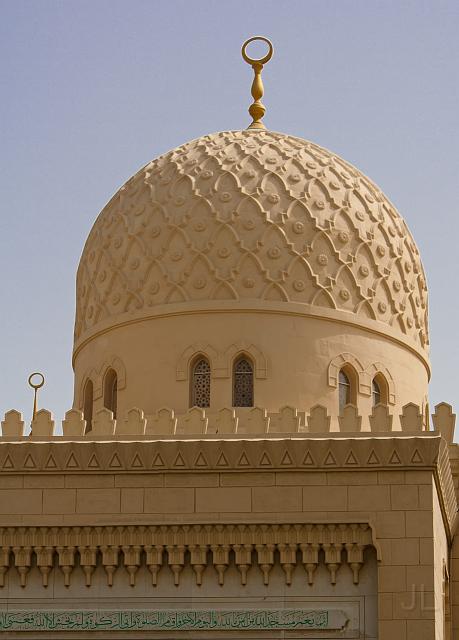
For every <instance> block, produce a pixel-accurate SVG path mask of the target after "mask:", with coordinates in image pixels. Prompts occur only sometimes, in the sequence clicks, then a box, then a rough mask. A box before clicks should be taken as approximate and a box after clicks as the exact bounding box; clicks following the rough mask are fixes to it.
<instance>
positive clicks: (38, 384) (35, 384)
mask: <svg viewBox="0 0 459 640" xmlns="http://www.w3.org/2000/svg"><path fill="white" fill-rule="evenodd" d="M35 376H38V377H39V379H40V382H34V381H33V378H34V377H35ZM28 382H29V385H30V386H31V387H32V389H41V387H42V386H43V385H44V384H45V376H44V375H43V374H42V373H40V372H39V371H35V372H34V373H31V374H30V376H29V380H28Z"/></svg>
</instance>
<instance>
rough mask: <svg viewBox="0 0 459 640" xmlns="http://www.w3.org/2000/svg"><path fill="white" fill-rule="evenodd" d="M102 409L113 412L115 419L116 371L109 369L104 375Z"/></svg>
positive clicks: (116, 404)
mask: <svg viewBox="0 0 459 640" xmlns="http://www.w3.org/2000/svg"><path fill="white" fill-rule="evenodd" d="M103 386H104V407H105V408H106V409H108V410H109V411H112V412H113V417H114V418H115V419H116V412H117V408H118V376H117V374H116V371H115V370H114V369H112V368H111V367H110V368H109V369H107V371H106V372H105V375H104V385H103Z"/></svg>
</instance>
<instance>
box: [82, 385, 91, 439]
mask: <svg viewBox="0 0 459 640" xmlns="http://www.w3.org/2000/svg"><path fill="white" fill-rule="evenodd" d="M93 410H94V383H93V381H92V380H91V378H87V380H86V382H85V385H84V390H83V417H84V419H85V420H86V427H85V433H88V432H89V431H92V414H93Z"/></svg>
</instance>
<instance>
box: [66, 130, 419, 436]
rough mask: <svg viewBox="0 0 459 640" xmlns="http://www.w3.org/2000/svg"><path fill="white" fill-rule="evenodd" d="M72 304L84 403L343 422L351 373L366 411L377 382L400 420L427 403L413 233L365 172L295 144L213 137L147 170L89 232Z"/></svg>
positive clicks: (354, 392) (352, 394)
mask: <svg viewBox="0 0 459 640" xmlns="http://www.w3.org/2000/svg"><path fill="white" fill-rule="evenodd" d="M76 307H77V308H76V322H75V345H74V353H73V365H74V370H75V399H74V405H75V406H76V407H79V408H82V407H83V406H88V407H90V406H91V407H94V410H95V411H97V410H99V409H100V408H103V407H105V408H109V409H113V410H114V413H115V405H116V409H117V411H118V414H119V415H126V412H127V411H129V410H130V409H131V408H133V407H138V408H140V409H142V410H143V411H144V412H145V414H146V415H147V416H152V415H153V416H154V415H159V414H158V412H159V411H160V410H162V409H161V408H163V407H167V408H170V409H171V410H172V409H173V410H174V411H176V412H177V414H179V415H185V414H186V412H187V411H188V410H189V408H190V407H192V406H194V405H198V406H200V407H207V409H206V410H207V411H208V412H214V413H215V412H218V411H220V410H222V409H223V408H225V407H228V408H231V407H233V408H234V407H235V406H236V407H244V406H256V407H260V408H263V410H267V411H270V412H273V411H274V412H276V411H279V410H280V408H282V407H285V406H289V407H296V408H298V410H301V411H305V410H306V411H307V410H309V409H310V408H311V407H314V406H315V405H321V406H323V407H326V409H327V411H329V414H330V415H331V416H332V418H333V416H335V417H334V418H333V419H334V420H336V419H337V417H338V416H339V415H340V412H341V408H340V407H342V403H343V400H342V399H339V398H338V395H339V394H338V391H339V389H341V387H340V386H339V385H340V384H341V383H340V382H339V381H340V380H341V379H342V375H345V379H346V380H347V381H348V382H349V387H348V388H349V390H350V391H349V393H348V396H346V397H347V400H346V402H347V403H350V404H354V405H355V406H356V407H357V408H358V410H359V411H362V412H365V413H366V415H369V414H370V413H371V411H372V404H371V402H372V398H373V395H372V394H373V391H372V390H373V387H374V383H375V381H376V380H378V382H377V386H378V389H380V390H381V389H384V393H382V392H381V393H378V395H377V397H378V398H382V397H383V396H384V402H385V404H386V405H387V406H388V407H389V408H390V410H391V411H392V412H393V413H394V414H397V412H401V409H402V407H403V406H404V405H405V404H407V403H409V402H416V403H417V404H418V405H419V406H420V407H422V409H423V411H424V409H425V408H426V406H427V385H428V380H429V375H430V368H429V366H430V365H429V361H428V354H427V346H428V329H427V290H426V282H425V277H424V272H423V268H422V265H421V261H420V258H419V252H418V249H417V248H416V245H415V243H414V241H413V238H412V236H411V234H410V233H409V231H408V229H407V226H406V224H405V222H404V221H403V219H402V218H401V217H400V215H399V214H398V213H397V211H396V210H395V208H394V207H393V205H392V204H391V203H390V202H389V201H388V200H387V198H386V197H385V196H384V195H383V194H382V193H381V191H380V190H379V189H378V188H377V187H376V186H375V185H374V184H373V183H372V182H371V181H370V180H369V179H368V178H366V177H365V176H364V175H362V173H360V172H359V171H357V170H356V169H355V168H354V167H352V166H351V165H349V164H348V163H346V162H344V161H343V160H341V159H340V158H339V157H337V156H335V155H333V154H332V153H330V152H329V151H326V150H325V149H323V148H321V147H318V146H316V145H315V144H312V143H310V142H307V141H305V140H302V139H300V138H296V137H293V136H288V135H284V134H280V133H274V132H271V131H266V130H255V129H248V130H245V131H227V132H221V133H216V134H213V135H207V136H203V137H201V138H198V139H197V140H194V141H192V142H188V143H186V144H184V145H182V146H180V147H178V148H177V149H174V150H172V151H170V152H169V153H166V154H165V155H163V156H161V157H159V158H158V159H156V160H153V161H152V162H150V163H149V164H147V165H146V166H145V167H144V168H143V169H141V170H140V171H139V172H137V173H136V174H135V175H134V176H133V177H132V178H131V179H130V180H128V182H127V183H126V184H125V185H124V186H123V187H122V188H121V189H120V190H119V191H118V192H117V193H116V194H115V196H114V197H113V198H112V199H111V200H110V202H109V203H108V204H107V206H106V207H105V208H104V209H103V211H102V212H101V214H100V215H99V217H98V218H97V220H96V222H95V224H94V226H93V228H92V230H91V232H90V234H89V237H88V240H87V242H86V245H85V248H84V250H83V254H82V257H81V261H80V265H79V268H78V274H77V304H76ZM238 363H242V364H240V367H242V368H244V367H245V373H244V371H242V369H241V372H239V373H238V375H239V374H240V375H239V377H238V378H237V380H239V381H242V380H247V379H248V378H244V375H245V374H247V375H250V376H253V377H252V378H250V379H251V380H252V382H251V383H250V390H249V391H247V395H246V396H244V397H243V396H242V395H241V394H244V393H246V391H244V390H242V391H241V389H242V387H241V388H238V389H239V390H238V391H237V390H236V386H237V385H236V377H235V376H236V373H235V372H236V368H237V366H239V364H238ZM198 365H199V367H198ZM203 380H206V381H207V382H206V383H205V385H204V386H205V389H204V390H203V388H201V389H198V387H199V386H200V385H201V387H202V384H204V383H202V381H203ZM88 381H89V382H88ZM232 381H233V382H232ZM201 383H202V384H201ZM88 384H89V385H90V386H89V391H88V390H87V385H88ZM237 384H239V383H237ZM343 384H344V383H343ZM241 385H242V382H241ZM114 388H116V402H115V400H114V396H113V394H112V395H110V394H111V391H110V389H114ZM210 389H211V391H210ZM237 394H239V395H237ZM236 395H237V398H236ZM88 397H89V398H90V400H87V399H85V398H88ZM343 397H344V396H343ZM110 398H111V399H110ZM235 398H236V399H235ZM338 401H339V402H338ZM231 410H233V409H231ZM86 413H87V411H85V415H86ZM209 415H210V414H209ZM149 420H150V418H149ZM152 420H153V421H154V420H155V419H154V418H152ZM155 424H156V423H155ZM155 428H156V427H155Z"/></svg>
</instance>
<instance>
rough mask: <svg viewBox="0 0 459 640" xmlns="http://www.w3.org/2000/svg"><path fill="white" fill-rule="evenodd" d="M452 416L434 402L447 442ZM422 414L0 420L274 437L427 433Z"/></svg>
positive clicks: (116, 431) (196, 412)
mask: <svg viewBox="0 0 459 640" xmlns="http://www.w3.org/2000/svg"><path fill="white" fill-rule="evenodd" d="M455 421H456V415H455V414H454V413H453V409H452V407H451V405H449V404H446V403H440V404H438V405H436V407H435V413H434V414H433V415H432V423H433V427H434V430H435V432H438V433H440V434H441V435H442V436H443V437H444V438H445V440H446V441H447V442H452V441H453V437H454V426H455ZM424 422H425V416H424V415H423V412H422V410H421V408H420V407H418V406H417V405H415V404H413V403H409V404H406V405H405V406H404V407H403V409H402V413H401V414H400V415H394V414H393V413H391V411H390V409H389V407H388V406H386V405H376V406H374V407H373V409H372V412H371V414H370V415H366V416H362V415H360V414H359V411H358V409H357V407H356V406H354V405H352V404H349V405H347V406H346V407H345V408H344V409H343V411H342V413H341V415H339V416H338V418H337V419H336V418H333V417H332V416H331V415H329V413H328V411H327V409H326V407H324V406H321V405H315V406H314V407H312V408H311V409H309V411H302V410H299V409H297V408H295V407H291V406H285V407H282V408H280V409H279V410H278V411H277V412H269V411H267V410H266V409H263V408H262V407H251V408H231V407H224V408H222V409H220V410H219V411H210V410H208V409H204V408H200V407H192V408H191V409H189V410H188V411H187V412H186V413H182V414H176V413H175V411H174V409H171V408H169V407H163V408H161V409H159V410H158V411H156V412H155V413H154V414H150V415H145V414H144V412H143V411H142V410H141V409H139V408H137V407H133V408H132V409H129V410H128V411H127V412H126V414H125V416H123V417H119V418H117V419H115V418H114V416H113V413H112V411H110V410H109V409H106V408H102V409H99V411H97V412H96V413H95V415H94V417H93V420H92V425H91V427H92V428H91V430H90V431H88V430H87V425H86V421H85V420H84V417H83V412H82V411H80V410H78V409H70V410H69V411H67V413H66V414H65V418H64V420H63V421H62V433H56V432H55V421H54V419H53V416H52V414H51V413H50V412H49V411H48V410H47V409H41V410H40V411H37V413H36V415H35V418H34V419H33V421H32V424H31V429H30V431H28V433H27V434H25V423H24V420H23V417H22V414H21V413H20V412H19V411H16V410H15V409H12V410H10V411H7V412H6V414H5V417H4V419H3V420H2V422H1V426H2V433H1V438H3V439H16V438H23V437H33V438H41V439H46V438H51V437H56V436H57V437H59V436H61V435H62V437H65V438H82V437H84V439H89V440H91V439H94V440H98V439H104V438H123V439H126V438H127V439H129V438H130V437H133V438H138V437H145V438H149V439H155V438H164V437H171V438H181V437H186V436H196V435H199V436H205V437H216V436H218V435H220V436H221V435H224V436H225V437H226V436H228V437H231V436H233V437H244V438H247V437H249V438H250V437H257V436H260V435H263V436H268V437H269V436H272V437H279V436H282V435H286V434H301V435H305V434H310V435H314V434H331V435H333V434H340V433H346V434H359V433H361V434H362V435H364V434H368V433H374V434H383V433H393V434H398V435H402V434H416V433H426V430H425V427H424Z"/></svg>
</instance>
